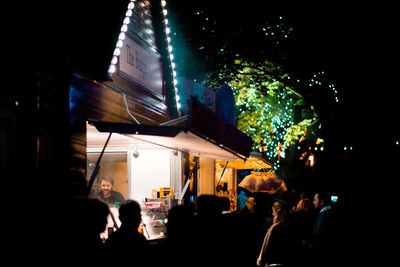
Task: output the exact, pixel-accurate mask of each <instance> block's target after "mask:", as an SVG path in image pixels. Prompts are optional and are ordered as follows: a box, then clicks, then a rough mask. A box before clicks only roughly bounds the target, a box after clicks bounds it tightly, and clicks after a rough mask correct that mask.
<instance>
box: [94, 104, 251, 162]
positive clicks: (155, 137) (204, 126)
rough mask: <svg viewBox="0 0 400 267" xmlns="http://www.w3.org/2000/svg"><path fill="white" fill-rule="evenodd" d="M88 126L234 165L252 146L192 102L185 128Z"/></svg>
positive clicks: (113, 125) (231, 126)
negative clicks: (230, 162) (229, 162)
mask: <svg viewBox="0 0 400 267" xmlns="http://www.w3.org/2000/svg"><path fill="white" fill-rule="evenodd" d="M90 124H92V125H94V127H96V129H97V130H98V132H100V133H106V132H107V133H109V132H112V133H117V134H120V135H124V137H125V138H127V137H128V138H131V139H134V140H136V141H141V142H147V143H150V144H153V145H158V146H162V147H165V148H169V149H173V150H178V151H185V152H188V153H190V154H192V155H194V156H198V157H208V158H214V159H220V160H229V161H234V160H236V159H245V158H248V157H249V155H250V152H251V146H252V143H253V141H252V140H251V138H250V137H248V136H247V135H246V134H244V133H242V132H241V131H239V130H238V129H237V128H236V127H234V126H233V125H230V124H228V123H226V122H225V121H224V120H223V119H222V118H221V117H219V115H217V114H216V113H214V112H212V111H211V110H209V109H207V108H206V107H204V106H203V105H202V104H200V103H199V102H198V101H196V100H193V101H192V103H191V112H190V114H189V117H188V120H187V121H186V123H185V126H157V125H139V124H129V123H115V122H90ZM105 140H106V137H105V136H104V141H105ZM112 142H113V139H111V140H110V144H109V145H110V146H113V143H112ZM119 142H121V140H120V141H119ZM128 143H129V142H128V141H127V144H128ZM120 145H122V143H120Z"/></svg>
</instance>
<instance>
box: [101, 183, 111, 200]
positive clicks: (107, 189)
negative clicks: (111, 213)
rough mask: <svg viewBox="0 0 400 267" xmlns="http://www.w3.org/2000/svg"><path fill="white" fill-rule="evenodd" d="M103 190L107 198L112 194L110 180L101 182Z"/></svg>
mask: <svg viewBox="0 0 400 267" xmlns="http://www.w3.org/2000/svg"><path fill="white" fill-rule="evenodd" d="M100 189H101V192H103V195H104V197H105V198H108V197H109V196H110V195H111V189H112V184H111V183H110V182H109V181H106V180H102V181H101V184H100Z"/></svg>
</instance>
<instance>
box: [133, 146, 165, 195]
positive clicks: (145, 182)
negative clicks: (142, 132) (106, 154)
mask: <svg viewBox="0 0 400 267" xmlns="http://www.w3.org/2000/svg"><path fill="white" fill-rule="evenodd" d="M138 152H139V156H138V157H137V158H135V157H130V158H131V160H132V162H131V176H130V177H131V180H130V190H131V192H130V193H131V194H130V196H131V197H132V198H133V199H135V200H137V201H139V203H142V201H143V199H144V198H151V197H152V195H151V194H152V189H157V190H159V189H160V187H170V186H171V183H170V176H171V151H170V150H169V149H139V150H138Z"/></svg>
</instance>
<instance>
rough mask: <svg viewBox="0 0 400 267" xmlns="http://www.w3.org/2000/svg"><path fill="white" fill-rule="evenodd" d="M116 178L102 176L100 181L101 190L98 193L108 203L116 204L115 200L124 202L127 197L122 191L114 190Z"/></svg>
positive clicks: (100, 198)
mask: <svg viewBox="0 0 400 267" xmlns="http://www.w3.org/2000/svg"><path fill="white" fill-rule="evenodd" d="M113 185H114V179H113V178H112V177H107V178H102V179H101V181H100V192H99V193H98V199H99V200H101V201H103V202H104V203H106V204H108V205H114V204H115V202H119V203H122V202H123V201H125V198H124V197H123V196H122V194H121V193H120V192H117V191H114V190H113V189H112V188H113Z"/></svg>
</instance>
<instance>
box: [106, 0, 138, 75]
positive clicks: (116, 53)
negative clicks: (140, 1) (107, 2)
mask: <svg viewBox="0 0 400 267" xmlns="http://www.w3.org/2000/svg"><path fill="white" fill-rule="evenodd" d="M134 7H135V0H131V1H130V2H129V4H128V10H127V11H126V13H125V18H124V21H123V23H122V27H121V32H120V34H119V36H118V41H117V44H116V45H115V49H114V53H113V58H112V59H111V64H110V67H109V68H108V72H109V73H114V72H115V71H116V65H117V63H118V57H119V55H120V54H121V48H122V46H123V45H124V40H125V37H126V34H125V33H126V32H127V31H128V25H129V23H130V22H131V16H132V14H133V12H132V9H133V8H134Z"/></svg>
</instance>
